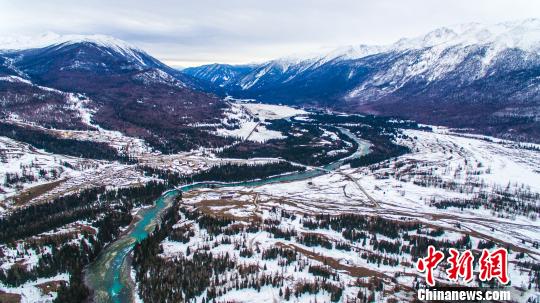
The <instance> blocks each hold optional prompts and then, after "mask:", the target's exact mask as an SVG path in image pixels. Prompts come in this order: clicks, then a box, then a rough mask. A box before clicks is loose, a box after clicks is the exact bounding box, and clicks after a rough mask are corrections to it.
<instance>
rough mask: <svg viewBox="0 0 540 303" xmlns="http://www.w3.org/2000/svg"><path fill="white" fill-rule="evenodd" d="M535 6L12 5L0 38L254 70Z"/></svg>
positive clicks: (518, 13)
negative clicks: (83, 40)
mask: <svg viewBox="0 0 540 303" xmlns="http://www.w3.org/2000/svg"><path fill="white" fill-rule="evenodd" d="M539 11H540V2H539V1H537V0H511V1H503V0H476V1H469V0H454V1H444V2H442V1H430V0H412V1H391V0H377V1H376V0H373V1H360V0H342V1H323V0H316V1H313V0H311V1H310V0H296V1H295V0H292V1H291V0H289V1H285V0H274V1H249V0H245V1H240V0H231V1H220V0H215V1H208V0H206V1H172V0H167V1H127V0H121V1H104V0H97V1H84V2H82V1H66V0H60V1H39V0H30V1H9V0H0V35H7V34H10V35H12V34H14V33H15V34H26V35H28V34H41V33H43V32H47V31H53V32H57V33H60V34H95V33H98V34H106V35H111V36H115V37H117V38H120V39H123V40H126V41H128V42H130V43H132V44H135V45H138V46H140V47H141V48H143V49H146V50H147V51H148V52H149V53H151V54H153V55H155V56H156V57H158V58H160V59H162V60H164V61H166V62H168V63H171V64H182V65H193V64H197V63H207V62H228V63H238V62H250V61H260V60H265V59H270V58H275V57H279V56H283V55H287V54H290V53H293V52H306V51H316V50H318V49H321V48H328V47H333V46H338V45H348V44H360V43H366V44H387V43H391V42H393V41H395V40H397V39H399V38H400V37H403V36H409V37H410V36H416V35H419V34H422V33H424V32H426V31H429V30H431V29H433V28H436V27H439V26H443V25H448V24H456V23H466V22H472V21H474V22H482V23H497V22H501V21H507V20H512V19H521V18H528V17H536V16H535V13H537V12H539Z"/></svg>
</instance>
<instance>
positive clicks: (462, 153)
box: [162, 130, 540, 302]
mask: <svg viewBox="0 0 540 303" xmlns="http://www.w3.org/2000/svg"><path fill="white" fill-rule="evenodd" d="M404 133H405V134H406V135H407V136H408V137H407V138H405V139H400V143H401V144H404V145H407V146H409V147H410V148H411V150H412V152H411V153H409V154H406V155H404V156H401V157H399V158H397V159H395V160H391V161H385V162H383V163H379V164H374V165H371V166H369V167H364V168H349V167H348V166H343V167H342V168H341V169H340V170H338V171H337V172H334V173H329V174H326V175H323V176H320V177H316V178H313V179H310V180H304V181H294V182H287V183H277V184H267V185H263V186H258V187H249V188H246V187H235V188H226V189H203V190H198V191H196V192H189V193H187V194H185V195H184V199H183V203H184V204H186V205H188V206H190V207H194V208H196V209H199V210H200V211H203V212H204V213H207V214H211V215H214V216H225V217H228V218H234V219H235V220H238V221H240V222H244V224H246V225H249V224H251V223H253V222H254V220H260V222H274V223H272V224H277V225H276V226H277V227H278V228H280V229H281V230H294V231H295V232H296V233H298V234H299V235H303V234H317V235H322V236H323V237H325V238H326V239H328V240H329V241H330V242H332V243H334V248H333V249H328V248H324V247H321V246H315V247H313V246H306V245H304V244H302V243H300V242H299V241H298V238H297V237H294V236H293V237H292V238H291V239H290V240H286V239H282V238H277V237H274V236H273V235H272V234H270V233H268V232H266V231H262V232H257V233H251V232H243V233H240V234H238V235H232V236H227V237H228V238H229V239H228V240H230V241H228V240H227V241H223V238H224V237H226V236H224V235H219V236H210V235H209V234H208V233H207V231H206V230H205V229H201V228H199V227H198V225H197V223H196V222H192V221H189V220H184V221H181V222H179V223H178V224H177V226H175V227H176V228H178V227H181V226H189V228H190V229H191V230H192V231H194V232H195V236H194V237H192V238H191V240H190V241H189V242H187V243H180V242H176V241H172V240H166V241H164V242H162V248H163V253H162V256H163V257H164V258H175V257H177V256H185V255H186V252H187V249H188V247H189V249H190V251H191V252H194V251H196V250H197V249H201V248H204V247H210V250H211V251H212V252H213V253H215V254H220V253H224V252H227V253H229V254H233V255H234V256H235V257H236V258H237V259H238V260H240V261H241V262H243V263H242V264H253V265H256V266H258V267H259V274H262V273H264V274H268V275H272V274H279V275H284V277H285V281H286V282H285V284H284V286H288V287H290V288H291V289H293V288H294V286H295V285H296V284H297V283H300V282H305V281H315V280H316V279H317V277H316V276H315V275H313V274H312V273H310V272H308V268H309V266H314V265H320V266H329V267H330V269H331V270H332V272H334V273H335V274H337V275H338V276H339V279H338V280H337V281H339V283H338V284H339V285H341V287H342V288H343V290H344V292H343V297H342V299H345V298H350V299H352V298H354V297H355V296H356V295H357V293H358V290H359V289H360V288H359V287H358V281H363V283H368V284H369V283H373V281H374V280H372V279H375V278H379V279H382V280H383V281H384V288H383V289H384V291H385V295H384V299H383V297H382V292H381V291H376V292H375V297H376V300H381V301H386V300H388V299H390V298H394V299H395V300H397V301H409V300H410V299H411V298H413V297H414V296H415V295H414V294H415V291H414V289H413V288H412V287H413V286H414V283H416V282H415V281H420V282H421V281H424V280H423V276H422V275H421V274H420V273H418V272H417V271H416V269H414V267H413V266H412V264H414V263H415V262H416V259H414V258H412V257H411V255H409V254H408V253H400V254H399V255H398V254H393V253H382V255H383V256H384V257H387V258H390V259H396V260H398V261H399V264H400V265H399V266H391V265H386V264H377V263H371V262H368V261H367V260H366V259H364V258H362V257H361V255H362V254H363V253H367V254H368V255H369V253H378V252H377V250H376V249H375V247H374V246H373V244H372V243H373V242H372V241H373V239H377V240H378V241H381V240H386V241H389V242H392V243H394V242H395V241H396V240H394V239H391V238H388V237H385V236H384V235H382V234H380V233H374V234H370V235H369V236H368V239H367V243H365V242H364V243H365V244H362V245H360V244H359V243H358V242H356V243H355V242H350V241H348V240H346V239H344V238H343V235H342V234H341V233H340V232H336V231H332V230H328V229H321V228H318V229H315V230H313V229H309V228H306V226H305V225H304V224H303V223H302V222H303V220H306V219H308V218H310V217H312V216H314V215H318V214H329V215H339V214H345V213H353V214H364V215H365V216H368V217H370V216H379V217H382V218H385V219H388V220H393V221H394V222H402V223H403V222H420V223H422V224H423V226H424V228H422V229H419V230H413V231H409V232H407V236H408V237H411V236H415V235H422V236H427V234H428V233H429V232H432V231H435V230H438V229H442V230H444V232H443V234H442V235H437V236H429V237H432V238H434V239H436V240H439V241H444V240H448V241H457V240H459V239H464V237H466V236H468V237H470V241H471V247H472V249H473V250H475V251H478V248H477V247H478V245H479V244H480V243H485V242H486V241H494V242H495V243H496V245H497V246H506V247H509V248H510V255H509V260H510V262H509V271H510V273H509V275H510V277H511V281H512V287H511V292H512V298H513V300H515V301H517V302H525V301H526V300H527V299H528V298H529V297H534V296H536V295H538V292H537V291H535V290H534V288H533V289H532V290H528V285H529V281H530V279H531V276H530V275H531V272H530V271H529V270H528V269H524V268H522V267H520V266H518V265H517V262H518V261H519V262H523V261H529V262H532V263H533V264H537V263H538V260H539V258H540V249H538V246H537V245H538V243H539V242H540V222H539V221H538V220H537V215H538V213H537V211H536V210H532V211H518V210H517V209H516V210H514V212H513V213H511V212H506V211H505V210H496V209H493V208H490V207H489V205H487V206H486V205H484V206H481V207H480V208H478V209H474V208H463V209H460V208H456V207H449V208H446V209H445V208H436V207H435V206H434V205H435V204H434V203H436V202H438V201H443V200H448V199H474V197H476V195H477V194H478V193H481V192H482V193H491V194H493V195H495V192H496V189H497V188H502V189H504V190H507V191H509V192H513V191H514V190H515V191H527V192H529V191H530V193H531V196H530V197H531V198H530V199H524V200H523V202H524V203H529V204H530V205H532V206H535V207H538V203H539V199H538V193H540V182H539V181H540V153H539V152H538V151H534V150H529V149H523V148H520V147H519V144H517V143H515V142H514V143H512V142H509V141H504V142H490V141H486V140H481V139H476V138H467V137H464V136H462V135H461V134H452V133H448V132H442V131H441V132H437V131H435V132H424V131H417V130H405V131H404ZM347 176H352V177H353V178H354V179H356V180H357V181H358V182H359V184H360V185H361V186H362V187H363V189H364V190H366V192H367V193H368V194H369V195H370V196H371V197H373V198H374V199H376V200H377V201H378V204H379V205H378V206H377V207H374V206H373V205H372V204H371V203H369V199H368V197H367V196H366V195H365V194H364V193H363V192H362V190H361V189H360V188H359V187H358V186H357V185H355V184H354V182H351V180H350V179H349V178H348V177H347ZM426 176H430V177H432V179H433V180H435V179H436V180H438V181H436V182H432V183H425V177H426ZM466 201H467V200H466ZM490 201H491V200H490ZM282 211H285V212H286V213H289V214H295V216H293V217H290V216H283V213H282ZM264 224H266V223H264ZM401 237H403V235H401ZM398 241H403V242H405V241H404V240H398ZM222 242H223V243H222ZM231 242H232V244H227V243H231ZM343 242H345V243H348V244H350V245H351V247H352V250H350V251H346V250H340V249H337V248H336V246H335V245H336V244H337V243H343ZM220 243H222V244H220ZM235 243H245V244H244V245H246V246H247V247H248V248H250V249H251V248H253V251H254V254H253V255H252V256H250V257H245V256H244V257H242V256H240V255H239V250H238V249H235V245H236V244H235ZM240 247H242V245H240ZM275 247H287V248H290V249H293V250H295V251H296V252H297V253H299V255H300V257H299V258H298V259H297V260H296V261H294V262H293V263H291V264H289V265H288V266H284V265H283V263H280V262H282V261H283V260H282V259H280V258H277V259H275V260H266V259H263V258H262V256H261V255H260V252H262V251H265V250H267V249H270V248H275ZM522 254H523V255H522ZM322 260H325V261H324V262H323V261H322ZM330 260H334V261H335V262H333V261H330ZM475 272H476V273H478V268H476V269H475ZM230 274H231V275H232V273H230ZM435 277H436V279H437V281H438V282H439V283H443V284H452V282H451V281H449V280H447V278H446V274H445V273H444V269H443V268H438V270H437V271H436V274H435ZM333 280H334V281H335V279H333ZM475 281H477V280H475ZM475 281H473V285H476V283H477V282H475ZM281 289H283V287H281ZM279 290H280V288H272V287H263V288H261V290H260V291H259V292H255V293H252V292H250V291H249V289H247V290H240V291H239V290H237V291H230V292H226V294H224V295H223V296H221V297H219V299H220V300H233V301H239V302H255V300H256V301H257V302H275V300H279V299H283V297H279V296H278V295H277V293H278V292H279ZM248 295H249V296H248ZM327 295H328V294H327V293H325V292H319V293H317V294H313V295H307V294H305V295H303V296H301V297H300V298H294V300H293V301H295V302H296V301H299V302H314V301H315V300H317V301H324V302H326V301H329V297H327ZM202 297H204V295H202V296H201V297H199V300H200V299H202ZM255 298H256V299H255Z"/></svg>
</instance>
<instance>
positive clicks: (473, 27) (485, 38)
mask: <svg viewBox="0 0 540 303" xmlns="http://www.w3.org/2000/svg"><path fill="white" fill-rule="evenodd" d="M486 44H490V45H492V46H493V47H496V48H519V49H523V50H526V51H537V50H538V49H540V19H525V20H520V21H513V22H505V23H498V24H493V25H483V24H480V23H467V24H459V25H454V26H448V27H442V28H438V29H436V30H433V31H431V32H429V33H427V34H426V35H423V36H420V37H415V38H404V39H401V40H399V41H397V42H396V43H394V44H393V45H391V47H390V49H396V50H404V49H419V48H426V47H434V46H441V47H450V46H459V45H460V46H468V45H486Z"/></svg>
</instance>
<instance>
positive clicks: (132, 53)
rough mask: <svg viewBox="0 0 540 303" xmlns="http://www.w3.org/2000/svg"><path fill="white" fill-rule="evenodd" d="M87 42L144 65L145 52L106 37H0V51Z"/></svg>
mask: <svg viewBox="0 0 540 303" xmlns="http://www.w3.org/2000/svg"><path fill="white" fill-rule="evenodd" d="M85 42H86V43H92V44H95V45H97V46H98V47H103V48H107V49H109V50H112V51H114V52H116V53H119V54H122V55H124V56H127V57H130V58H133V59H134V60H136V61H138V62H140V63H142V64H144V60H143V59H142V58H141V56H140V54H141V53H145V52H144V51H142V50H140V49H139V48H137V47H135V46H133V45H131V44H129V43H127V42H125V41H123V40H120V39H117V38H114V37H111V36H106V35H59V34H56V33H53V32H47V33H45V34H42V35H38V36H5V37H0V49H5V50H22V49H31V48H41V47H47V46H54V45H70V44H76V43H85Z"/></svg>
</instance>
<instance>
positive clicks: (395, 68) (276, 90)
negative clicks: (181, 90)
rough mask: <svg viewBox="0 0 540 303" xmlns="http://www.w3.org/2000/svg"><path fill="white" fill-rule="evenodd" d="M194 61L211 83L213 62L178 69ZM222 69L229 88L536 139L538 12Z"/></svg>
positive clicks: (538, 116)
mask: <svg viewBox="0 0 540 303" xmlns="http://www.w3.org/2000/svg"><path fill="white" fill-rule="evenodd" d="M231 69H233V67H228V70H231ZM201 70H206V71H207V73H205V77H204V79H205V80H207V81H210V82H215V81H213V79H221V78H222V77H223V76H224V75H223V74H221V69H220V68H218V66H215V65H214V66H213V68H212V70H209V69H208V67H207V66H203V67H199V68H192V69H189V70H186V71H185V72H186V73H188V74H190V75H193V76H195V77H198V76H197V75H198V74H199V71H201ZM211 71H215V73H211ZM237 71H238V70H237ZM227 77H228V80H227V82H226V83H220V84H219V85H221V86H222V88H221V90H222V91H223V90H224V91H225V93H226V94H229V95H232V96H235V97H245V98H257V99H259V100H264V101H268V102H282V103H289V104H303V105H306V104H309V105H317V106H324V107H327V106H329V107H333V108H336V109H339V110H343V111H362V112H373V113H379V114H388V115H399V116H402V117H407V118H414V119H417V120H420V121H423V122H428V123H437V124H445V125H449V126H455V127H472V128H476V129H479V130H482V131H485V132H488V133H490V134H494V135H508V136H513V137H516V136H517V137H519V136H521V135H524V138H527V139H531V138H532V139H534V140H538V138H540V131H539V130H538V129H540V127H537V126H540V124H539V121H540V110H539V109H540V20H539V19H527V20H520V21H514V22H506V23H500V24H495V25H482V24H478V23H470V24H463V25H455V26H449V27H443V28H439V29H436V30H433V31H431V32H429V33H427V34H425V35H423V36H420V37H415V38H404V39H400V40H399V41H397V42H395V43H393V44H390V45H382V46H366V45H359V46H349V47H342V48H339V49H336V50H334V51H332V52H330V53H326V54H321V55H317V56H312V57H307V58H284V59H278V60H273V61H269V62H265V63H262V64H259V65H258V66H253V67H252V68H251V69H249V70H245V69H244V70H242V72H240V71H238V72H237V73H236V74H235V77H232V78H231V77H230V74H228V75H227ZM215 92H218V93H219V92H220V91H219V90H215ZM533 126H534V127H533Z"/></svg>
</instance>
